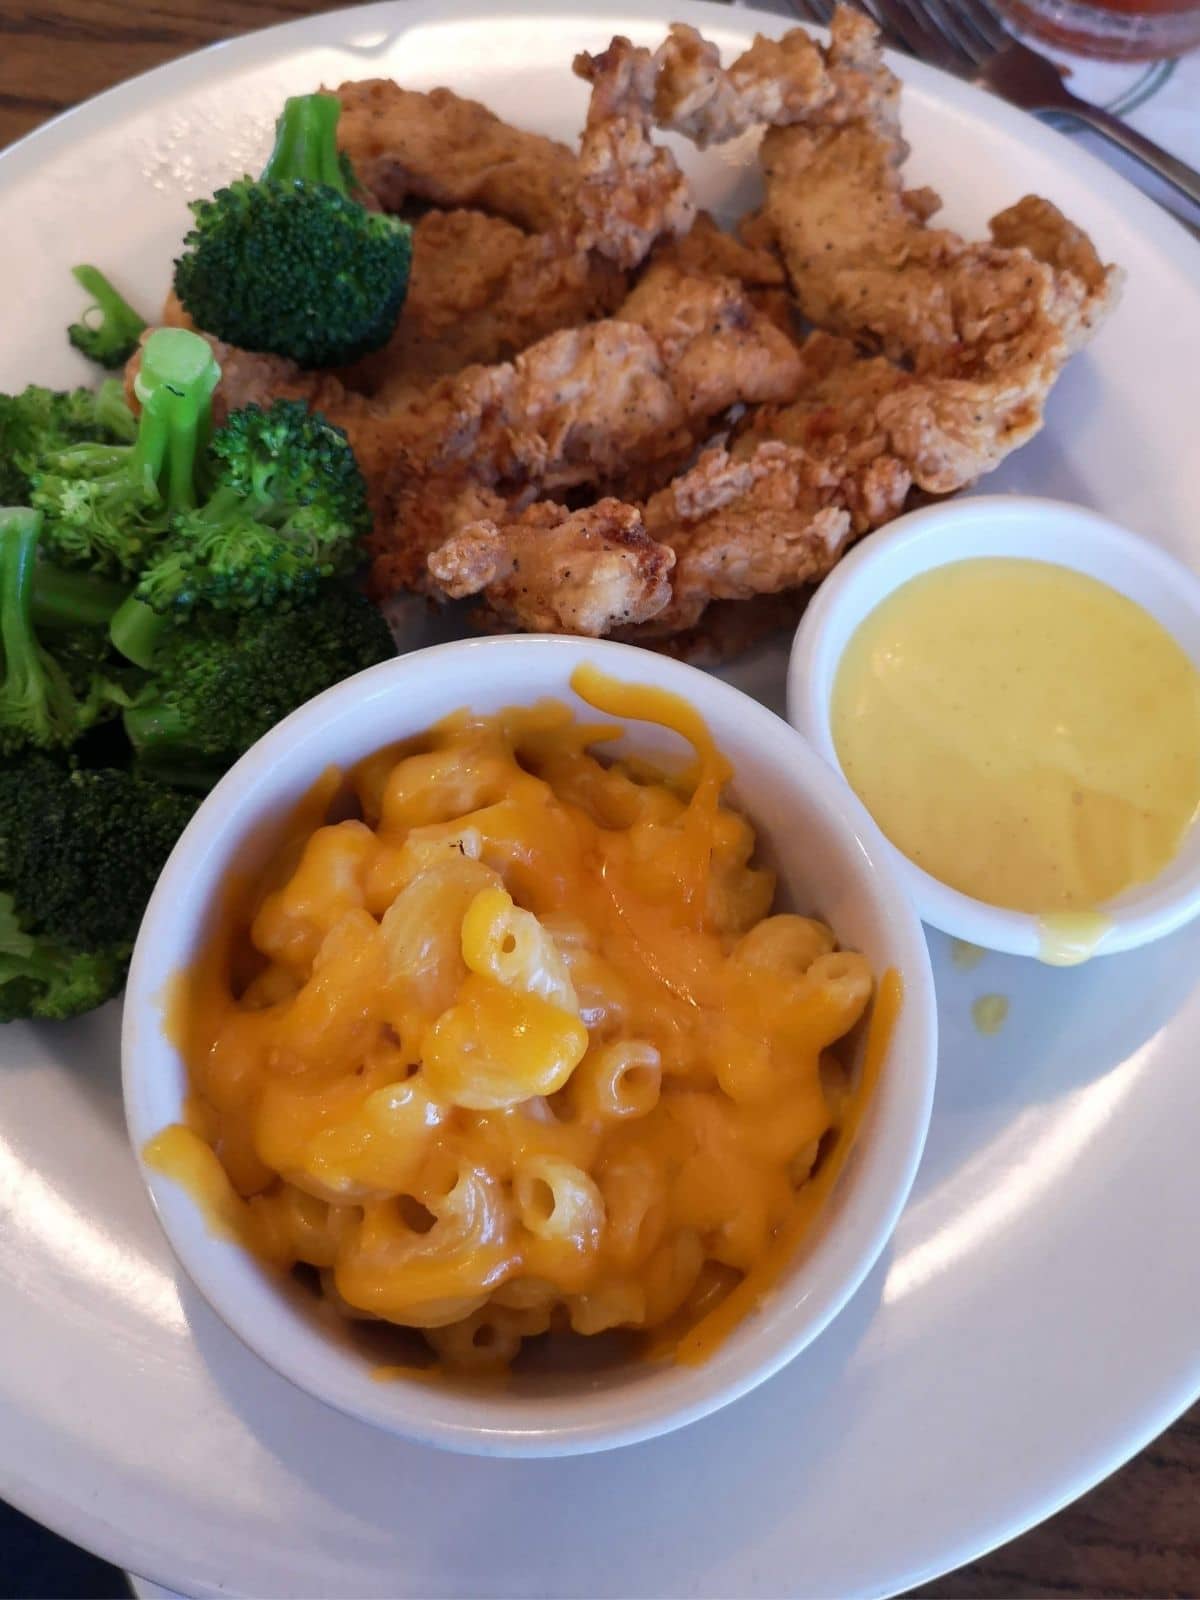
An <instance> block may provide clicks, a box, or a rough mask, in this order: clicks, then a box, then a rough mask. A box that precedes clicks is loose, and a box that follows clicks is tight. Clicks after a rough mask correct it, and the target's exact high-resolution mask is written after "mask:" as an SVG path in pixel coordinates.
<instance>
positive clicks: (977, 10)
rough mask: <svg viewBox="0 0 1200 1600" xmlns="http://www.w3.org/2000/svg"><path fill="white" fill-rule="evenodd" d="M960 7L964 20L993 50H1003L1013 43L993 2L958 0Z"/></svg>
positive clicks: (987, 0) (988, 0)
mask: <svg viewBox="0 0 1200 1600" xmlns="http://www.w3.org/2000/svg"><path fill="white" fill-rule="evenodd" d="M958 6H959V10H960V11H961V12H962V14H963V18H964V20H965V21H966V22H969V23H970V25H971V27H972V28H974V30H975V32H976V33H977V34H978V35H979V36H980V38H981V39H983V41H984V42H985V43H986V44H987V45H988V46H989V47H990V48H991V49H992V50H1003V49H1004V48H1005V47H1006V46H1007V45H1010V44H1011V43H1012V42H1013V37H1012V34H1011V33H1010V32H1009V30H1008V27H1007V24H1006V23H1005V21H1004V18H1003V17H1002V16H1001V15H1000V14H999V12H998V11H997V10H996V8H995V6H994V5H992V4H991V0H958Z"/></svg>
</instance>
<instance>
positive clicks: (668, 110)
mask: <svg viewBox="0 0 1200 1600" xmlns="http://www.w3.org/2000/svg"><path fill="white" fill-rule="evenodd" d="M876 39H877V33H876V30H875V26H874V24H873V23H872V22H871V21H870V19H869V18H867V17H865V16H863V15H862V13H861V12H858V11H854V10H852V9H851V8H850V7H848V6H842V7H839V9H838V11H837V12H836V13H835V16H834V20H833V27H832V38H831V42H830V45H829V48H828V49H827V50H826V49H823V48H822V47H821V46H820V45H819V44H817V42H816V41H815V40H814V39H811V38H810V37H809V35H808V34H806V33H805V32H804V30H803V29H802V28H793V29H792V30H791V31H790V32H789V33H786V34H784V36H783V38H782V39H766V38H764V37H763V36H762V34H758V35H757V36H756V37H755V40H754V43H753V44H752V45H751V46H750V48H749V49H748V50H747V51H745V53H744V54H742V55H740V56H739V57H738V59H737V60H736V61H735V62H734V63H733V65H732V66H731V67H729V68H728V70H726V69H725V68H723V67H722V66H721V56H720V52H719V51H718V49H717V47H716V45H714V44H710V43H709V41H708V40H707V39H705V38H704V37H703V36H702V35H701V34H699V33H697V31H696V29H695V28H692V27H689V26H688V24H686V23H683V22H675V23H672V25H671V31H670V33H669V35H668V36H667V38H666V39H665V40H664V42H663V43H662V44H661V45H660V46H659V47H658V50H657V51H656V53H655V58H654V59H655V65H656V67H657V69H658V80H657V83H656V86H655V96H654V111H655V119H656V121H657V122H658V125H659V127H660V128H670V129H671V130H673V131H674V132H676V133H682V134H683V135H684V136H685V137H686V138H689V139H691V140H692V141H693V143H694V144H696V145H698V146H699V148H700V149H701V150H703V149H705V148H706V146H708V145H710V144H721V143H723V142H724V141H725V140H727V139H733V138H735V137H736V136H737V135H738V134H741V133H745V132H746V131H747V129H749V128H753V127H758V126H762V125H766V126H768V127H770V126H788V125H790V124H792V123H795V122H803V121H805V120H807V119H808V118H810V117H812V116H814V115H816V114H818V113H819V114H820V117H821V120H822V121H823V122H824V123H826V124H837V123H842V122H846V121H850V120H852V119H857V118H862V117H866V116H870V117H871V118H872V120H876V121H878V120H880V119H883V118H889V119H890V120H892V121H893V122H894V121H895V116H896V102H897V98H898V95H899V83H898V81H897V80H896V79H895V78H894V77H892V76H891V74H890V73H889V74H887V76H886V78H885V77H884V76H883V75H882V74H880V73H878V72H877V71H876V65H877V46H876Z"/></svg>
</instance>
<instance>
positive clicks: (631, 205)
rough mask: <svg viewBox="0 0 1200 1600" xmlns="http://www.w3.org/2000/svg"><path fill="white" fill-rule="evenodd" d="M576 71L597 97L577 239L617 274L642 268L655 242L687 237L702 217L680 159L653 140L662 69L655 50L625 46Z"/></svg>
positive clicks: (617, 43)
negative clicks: (656, 93) (609, 262)
mask: <svg viewBox="0 0 1200 1600" xmlns="http://www.w3.org/2000/svg"><path fill="white" fill-rule="evenodd" d="M574 65H575V73H576V75H577V76H578V77H580V78H584V79H585V80H586V81H587V82H588V83H590V84H591V86H592V94H591V99H590V101H589V103H588V114H587V124H586V126H585V128H584V131H583V138H582V139H581V141H580V145H579V185H578V188H577V189H576V192H575V213H574V220H573V224H572V232H573V234H574V237H575V238H576V240H577V242H578V243H579V244H580V245H583V246H585V247H590V248H593V249H595V250H598V251H599V252H600V253H601V254H602V255H605V256H608V257H609V259H610V260H612V261H615V262H616V263H617V265H618V266H621V267H625V268H632V267H636V266H637V265H638V264H639V262H642V261H644V260H645V259H646V257H647V255H648V254H649V253H650V249H651V247H652V245H653V244H654V243H655V241H656V240H657V239H659V238H661V237H663V236H664V235H667V236H671V235H678V234H681V233H686V232H687V230H688V228H689V227H690V226H691V223H692V218H693V217H694V215H695V209H696V208H695V203H694V201H693V199H692V193H691V189H690V188H689V186H688V181H687V179H686V178H685V177H684V175H683V173H682V172H680V170H679V167H678V165H677V164H676V161H675V157H674V156H673V155H672V154H671V152H670V151H669V150H667V149H665V148H663V147H662V146H660V145H656V144H654V142H653V140H652V139H651V137H650V134H651V129H652V128H653V125H654V115H653V114H654V90H655V81H656V77H657V70H658V69H657V66H656V64H655V60H654V57H653V56H652V55H651V53H650V51H649V50H643V49H640V48H638V47H636V46H634V45H632V44H631V43H630V42H629V40H628V39H623V38H615V39H614V40H613V41H612V43H611V44H610V45H609V47H608V49H607V50H604V51H602V52H601V53H600V54H599V55H595V56H592V55H588V54H586V53H583V54H580V55H578V56H576V57H575V64H574Z"/></svg>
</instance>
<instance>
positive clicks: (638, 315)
mask: <svg viewBox="0 0 1200 1600" xmlns="http://www.w3.org/2000/svg"><path fill="white" fill-rule="evenodd" d="M616 315H617V317H618V318H619V319H620V320H621V321H622V322H636V323H637V324H638V325H639V326H640V327H643V328H645V330H646V331H647V333H649V334H650V336H651V337H652V338H653V340H654V342H655V344H656V345H657V346H658V351H659V354H660V355H661V357H662V359H663V362H664V364H665V366H666V368H667V371H668V372H669V373H670V376H671V382H672V384H673V386H674V388H675V393H676V395H677V396H678V397H679V403H680V406H681V407H682V409H683V412H684V414H685V416H687V417H688V419H689V420H690V421H693V422H696V421H704V422H706V421H708V419H710V418H712V417H715V416H718V415H719V414H720V413H721V412H723V411H727V410H728V409H729V408H730V407H731V406H734V405H758V404H761V403H763V402H765V401H778V400H786V399H790V398H791V396H792V395H794V394H795V393H796V391H797V389H798V388H799V385H800V381H801V376H802V366H801V362H800V357H799V354H798V352H797V349H796V345H795V342H794V341H793V340H792V339H791V338H790V337H789V336H788V335H787V334H786V333H784V332H783V331H782V330H781V329H780V328H779V327H778V326H777V325H776V323H775V322H774V321H773V320H772V319H771V318H770V317H769V316H768V315H766V314H765V313H764V312H762V311H760V310H759V309H758V307H757V306H756V305H755V304H754V302H753V300H752V299H751V298H750V294H749V292H748V291H747V290H746V288H745V287H744V286H743V284H742V283H740V282H739V281H738V279H736V278H727V277H708V276H698V275H696V274H695V273H692V272H689V271H687V270H686V269H685V268H683V267H680V266H676V265H675V262H674V260H673V259H672V256H671V253H670V252H667V253H665V254H664V256H663V257H662V258H661V259H659V260H655V261H654V262H652V263H651V265H650V266H649V267H648V268H647V270H646V272H645V273H644V275H643V277H642V279H641V281H640V283H639V284H638V286H637V288H635V289H634V290H633V292H632V293H631V294H630V296H629V298H628V299H627V300H626V301H625V302H624V304H623V305H622V306H621V307H620V309H619V310H618V311H617V313H616Z"/></svg>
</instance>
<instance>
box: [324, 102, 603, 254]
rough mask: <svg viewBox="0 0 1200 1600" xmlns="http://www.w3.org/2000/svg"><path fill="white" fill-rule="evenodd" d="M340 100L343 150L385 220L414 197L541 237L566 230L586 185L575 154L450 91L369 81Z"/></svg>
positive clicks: (341, 144) (339, 127)
mask: <svg viewBox="0 0 1200 1600" xmlns="http://www.w3.org/2000/svg"><path fill="white" fill-rule="evenodd" d="M334 93H335V94H336V95H337V97H338V99H339V100H340V101H341V103H342V114H341V117H340V119H339V121H338V143H339V144H340V146H341V147H342V149H343V150H344V151H345V152H346V154H347V155H348V156H349V157H350V160H351V161H352V163H353V164H354V170H355V172H356V173H357V175H358V177H359V179H360V180H361V181H362V183H364V184H365V185H366V187H367V188H368V189H369V190H371V192H372V193H373V194H374V195H375V196H376V197H377V198H378V200H379V202H380V204H381V205H382V206H383V208H384V210H385V211H399V210H400V209H401V208H402V207H403V205H404V204H405V202H406V200H408V199H409V198H410V197H411V198H414V199H418V200H428V201H431V202H432V203H433V204H434V205H437V206H470V207H474V208H477V209H478V210H481V211H489V212H492V213H493V214H494V215H496V216H498V217H507V218H508V220H509V221H510V222H515V223H517V224H518V225H519V226H520V227H522V228H528V229H529V230H531V231H532V232H541V231H544V230H546V229H551V228H554V227H556V226H557V225H558V224H559V223H560V222H561V221H562V219H563V216H564V213H565V210H566V207H567V205H568V203H569V199H570V196H571V194H572V193H573V192H574V188H575V183H576V179H577V172H576V162H575V155H574V152H573V151H571V150H569V149H568V148H567V146H566V145H564V144H559V143H558V142H557V141H556V140H554V139H546V138H544V137H543V136H542V135H541V134H537V133H526V132H525V131H524V130H523V129H521V128H514V127H511V126H510V125H509V124H508V123H507V122H503V121H501V119H500V118H499V117H497V116H496V115H495V114H494V113H493V112H491V111H489V110H488V109H487V107H486V106H483V105H480V104H479V102H478V101H477V100H464V99H463V98H462V96H461V95H457V94H455V93H454V92H453V90H450V89H433V90H431V91H430V92H429V93H428V94H423V93H420V92H418V91H417V90H414V89H402V88H401V87H400V85H399V84H397V83H393V82H392V81H391V80H390V79H389V78H368V79H366V80H364V81H363V82H360V83H343V84H342V86H341V87H340V88H339V89H336V90H334Z"/></svg>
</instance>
